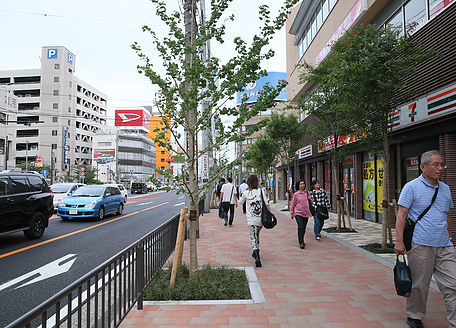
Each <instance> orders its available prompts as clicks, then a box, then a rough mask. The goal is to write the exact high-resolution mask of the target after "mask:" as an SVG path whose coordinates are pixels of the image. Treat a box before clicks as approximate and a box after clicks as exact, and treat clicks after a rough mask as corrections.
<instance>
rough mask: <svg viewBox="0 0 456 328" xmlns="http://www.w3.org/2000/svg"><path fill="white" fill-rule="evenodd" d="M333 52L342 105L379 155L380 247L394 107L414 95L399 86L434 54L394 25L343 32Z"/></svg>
mask: <svg viewBox="0 0 456 328" xmlns="http://www.w3.org/2000/svg"><path fill="white" fill-rule="evenodd" d="M412 30H413V28H412ZM333 52H334V54H333V55H334V58H335V60H336V61H337V63H339V78H340V81H341V84H342V87H343V89H344V92H345V98H344V104H345V106H347V107H350V108H351V109H352V111H353V112H354V115H353V116H352V117H351V119H352V120H353V121H354V124H353V127H354V128H355V129H356V130H357V131H358V133H360V134H361V135H362V138H361V139H360V141H362V142H363V143H365V144H367V145H370V147H371V149H372V147H373V146H374V147H375V146H378V147H377V148H378V149H379V150H380V153H381V155H382V157H383V161H384V172H383V176H384V179H383V195H382V196H383V202H382V207H383V217H382V247H383V248H386V246H387V224H388V223H389V220H390V216H389V205H390V204H391V195H390V183H389V175H390V169H389V168H390V144H391V135H392V126H393V125H392V122H391V118H392V113H393V109H394V107H395V106H397V105H400V104H401V103H403V102H405V101H407V100H409V99H410V98H411V97H413V96H414V95H413V94H412V93H411V92H404V90H408V89H407V85H408V83H410V82H411V81H412V80H414V79H415V78H417V76H416V74H415V72H416V68H417V67H419V66H420V64H422V63H423V62H424V61H426V60H428V59H430V58H432V57H435V55H436V54H435V52H434V51H432V50H425V49H424V48H422V47H421V46H419V45H418V44H417V43H416V42H415V41H414V39H413V37H410V36H408V35H406V36H405V37H399V35H398V31H397V30H394V29H391V28H389V27H387V28H378V27H377V26H374V25H367V26H365V27H362V26H358V27H356V28H354V29H352V30H351V31H349V32H347V33H346V34H345V35H344V36H343V37H342V38H341V39H339V40H338V41H337V42H336V43H335V44H334V46H333Z"/></svg>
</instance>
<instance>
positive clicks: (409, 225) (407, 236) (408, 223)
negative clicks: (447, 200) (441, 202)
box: [402, 186, 439, 251]
mask: <svg viewBox="0 0 456 328" xmlns="http://www.w3.org/2000/svg"><path fill="white" fill-rule="evenodd" d="M438 192H439V188H438V186H437V187H436V188H435V192H434V196H432V201H431V205H429V206H428V207H427V208H426V209H425V210H424V211H423V213H421V214H420V216H419V217H418V218H417V219H416V221H413V220H412V219H410V218H409V217H407V219H405V225H404V232H403V234H402V240H403V241H404V245H405V250H406V251H409V250H411V249H412V240H413V232H414V231H415V225H416V223H417V222H418V221H419V220H421V219H422V218H423V216H425V215H426V213H427V212H428V211H429V209H430V208H431V206H432V204H433V203H434V201H435V199H436V198H437V193H438Z"/></svg>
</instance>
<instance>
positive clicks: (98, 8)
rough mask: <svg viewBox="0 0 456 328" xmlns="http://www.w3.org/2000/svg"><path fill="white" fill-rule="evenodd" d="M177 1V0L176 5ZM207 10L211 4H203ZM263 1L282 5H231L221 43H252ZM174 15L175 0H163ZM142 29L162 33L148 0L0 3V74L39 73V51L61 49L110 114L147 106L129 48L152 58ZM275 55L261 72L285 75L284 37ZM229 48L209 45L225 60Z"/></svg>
mask: <svg viewBox="0 0 456 328" xmlns="http://www.w3.org/2000/svg"><path fill="white" fill-rule="evenodd" d="M180 1H182V0H180ZM206 2H207V5H208V4H209V3H210V0H207V1H206ZM262 2H268V3H273V4H272V5H271V8H272V12H274V11H277V9H278V8H279V6H280V4H281V3H282V1H277V0H275V1H259V0H248V1H247V0H234V1H233V3H232V5H231V6H230V8H229V12H230V13H234V14H235V16H236V21H235V22H234V23H229V25H228V27H229V28H228V29H227V30H228V31H229V34H228V36H227V38H226V39H232V38H233V37H234V36H242V37H244V38H246V39H251V36H252V35H253V33H254V32H256V31H258V20H257V19H256V17H257V12H258V6H259V4H260V3H262ZM166 3H167V4H168V6H169V8H172V9H176V10H179V0H166ZM144 24H147V25H149V26H151V27H153V29H154V30H156V31H158V32H159V33H160V31H163V32H164V31H165V30H164V29H163V26H162V25H161V22H160V21H159V19H158V18H157V17H156V16H155V10H154V6H153V5H152V4H151V3H150V1H147V0H128V1H119V0H77V1H74V0H71V1H69V0H1V1H0V27H1V29H0V30H1V31H2V36H1V38H0V42H1V49H2V51H0V70H10V69H25V68H39V67H40V55H41V47H42V46H44V45H46V46H53V45H55V46H65V47H66V48H68V49H69V50H70V51H71V52H72V53H74V54H75V56H76V72H75V75H76V76H78V77H79V78H80V79H82V80H84V81H86V82H87V83H89V84H90V85H92V86H93V87H95V88H97V89H98V90H100V91H102V92H104V93H106V94H107V95H108V106H109V108H110V109H112V108H114V107H116V106H135V105H152V100H153V99H154V91H155V89H154V88H153V87H152V86H151V84H150V82H149V81H148V80H147V79H146V78H144V77H142V76H141V75H139V74H138V73H137V71H136V65H137V64H138V63H139V61H138V59H137V56H136V54H135V52H134V51H133V50H132V49H131V48H130V45H131V44H132V43H133V42H134V41H138V42H139V43H140V44H141V45H142V46H144V47H145V48H148V49H150V51H149V52H148V53H149V54H151V55H152V57H153V48H152V46H151V42H150V38H148V36H147V34H146V33H143V32H142V31H141V26H142V25H144ZM271 47H272V48H273V49H275V50H276V56H275V58H274V59H272V60H270V61H269V62H268V63H264V68H266V69H268V70H270V71H285V32H284V30H282V31H281V32H280V33H278V34H277V36H276V38H275V39H274V42H273V44H272V45H271ZM232 49H233V47H232V43H231V42H228V43H227V44H225V45H224V46H223V48H222V47H220V46H218V45H215V44H213V46H212V52H213V55H214V56H217V57H222V58H228V56H230V55H231V54H232Z"/></svg>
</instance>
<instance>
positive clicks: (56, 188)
mask: <svg viewBox="0 0 456 328" xmlns="http://www.w3.org/2000/svg"><path fill="white" fill-rule="evenodd" d="M71 186H72V185H70V184H53V185H52V186H51V190H52V192H53V193H54V194H63V193H66V192H68V190H70V187H71Z"/></svg>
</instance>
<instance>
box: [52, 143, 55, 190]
mask: <svg viewBox="0 0 456 328" xmlns="http://www.w3.org/2000/svg"><path fill="white" fill-rule="evenodd" d="M54 164H55V163H54V152H53V151H52V147H51V185H52V184H54Z"/></svg>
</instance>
